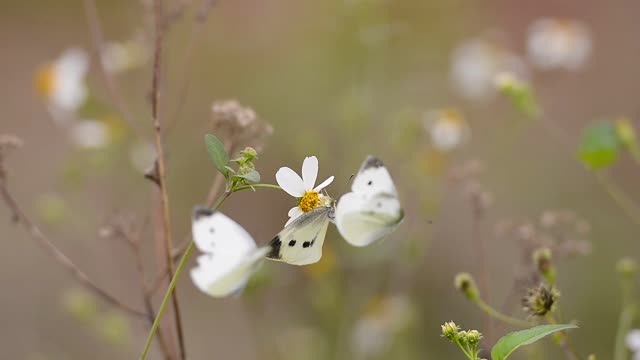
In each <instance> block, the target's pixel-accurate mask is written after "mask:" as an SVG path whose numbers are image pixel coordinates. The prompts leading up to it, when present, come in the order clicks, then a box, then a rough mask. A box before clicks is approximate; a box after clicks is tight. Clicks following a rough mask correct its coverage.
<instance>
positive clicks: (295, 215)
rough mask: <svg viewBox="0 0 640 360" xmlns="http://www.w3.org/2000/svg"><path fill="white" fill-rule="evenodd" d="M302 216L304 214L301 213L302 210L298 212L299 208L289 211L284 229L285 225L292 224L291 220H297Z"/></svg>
mask: <svg viewBox="0 0 640 360" xmlns="http://www.w3.org/2000/svg"><path fill="white" fill-rule="evenodd" d="M302 214H304V212H302V210H300V208H299V207H297V206H296V207H294V208H291V210H289V217H290V219H289V220H287V222H286V224H284V226H285V227H286V226H287V225H289V224H291V223H292V222H293V220H295V219H297V218H298V217H300V216H301V215H302Z"/></svg>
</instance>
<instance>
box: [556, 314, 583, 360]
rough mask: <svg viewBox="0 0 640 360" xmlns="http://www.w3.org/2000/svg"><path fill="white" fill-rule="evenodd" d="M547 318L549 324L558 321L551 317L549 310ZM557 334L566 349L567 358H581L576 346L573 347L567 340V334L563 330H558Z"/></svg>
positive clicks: (579, 359)
mask: <svg viewBox="0 0 640 360" xmlns="http://www.w3.org/2000/svg"><path fill="white" fill-rule="evenodd" d="M547 320H549V323H551V324H554V325H556V324H558V321H556V318H555V317H553V315H552V314H551V313H550V312H549V313H547ZM559 334H560V336H561V337H562V340H561V341H562V344H561V345H563V347H564V349H565V350H566V352H567V356H568V357H569V358H572V357H573V358H575V359H578V360H582V355H580V353H578V351H577V350H576V348H574V347H573V345H572V344H571V342H570V341H569V336H568V335H567V333H566V332H564V331H560V332H559Z"/></svg>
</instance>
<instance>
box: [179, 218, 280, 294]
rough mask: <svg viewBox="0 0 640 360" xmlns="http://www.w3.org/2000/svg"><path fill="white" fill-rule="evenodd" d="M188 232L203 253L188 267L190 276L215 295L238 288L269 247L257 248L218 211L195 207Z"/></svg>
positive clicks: (245, 232) (246, 235)
mask: <svg viewBox="0 0 640 360" xmlns="http://www.w3.org/2000/svg"><path fill="white" fill-rule="evenodd" d="M192 232H193V240H194V242H195V244H196V246H197V247H198V249H200V250H201V251H202V252H203V253H204V254H203V255H200V256H199V257H198V266H197V267H195V268H193V269H192V270H191V279H192V280H193V283H194V284H195V285H196V286H197V287H198V288H199V289H200V290H201V291H203V292H205V293H207V294H209V295H211V296H215V297H222V296H227V295H230V294H233V293H236V292H238V291H240V290H242V289H243V288H244V286H245V285H246V283H247V281H248V280H249V277H251V275H253V273H254V272H255V271H256V270H257V268H258V266H259V265H260V263H261V260H263V259H264V256H265V255H266V254H267V252H269V250H270V248H268V247H263V248H257V246H256V242H255V240H253V238H252V237H251V235H249V233H248V232H247V231H246V230H244V228H242V226H240V225H238V224H237V223H236V222H235V221H233V220H231V219H230V218H229V217H227V216H225V215H224V214H222V213H221V212H219V211H213V210H210V209H196V210H195V211H194V213H193V222H192Z"/></svg>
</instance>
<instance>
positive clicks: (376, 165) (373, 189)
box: [351, 156, 397, 197]
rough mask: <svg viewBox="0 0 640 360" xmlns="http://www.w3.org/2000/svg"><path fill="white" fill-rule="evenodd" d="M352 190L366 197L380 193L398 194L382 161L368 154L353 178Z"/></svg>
mask: <svg viewBox="0 0 640 360" xmlns="http://www.w3.org/2000/svg"><path fill="white" fill-rule="evenodd" d="M351 191H353V192H354V193H356V194H360V195H361V196H365V197H370V196H373V195H374V194H378V193H389V194H393V195H396V194H397V191H396V187H395V185H394V184H393V180H392V179H391V175H390V174H389V171H388V170H387V168H386V167H385V166H384V164H383V163H382V161H380V159H378V158H376V157H374V156H368V157H367V158H366V159H365V161H364V162H363V163H362V165H361V166H360V170H359V171H358V174H357V175H356V177H355V178H354V179H353V184H352V185H351Z"/></svg>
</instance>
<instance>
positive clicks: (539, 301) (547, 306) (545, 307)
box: [522, 283, 560, 316]
mask: <svg viewBox="0 0 640 360" xmlns="http://www.w3.org/2000/svg"><path fill="white" fill-rule="evenodd" d="M559 296H560V293H559V292H558V291H557V290H556V289H555V288H554V287H552V286H550V285H549V284H545V283H541V284H540V285H538V286H536V287H534V288H531V289H529V290H528V291H527V295H526V296H525V297H523V298H522V307H523V309H524V311H525V312H527V313H529V315H531V316H544V315H546V314H547V313H549V312H552V311H553V309H554V305H555V303H556V302H557V301H558V297H559Z"/></svg>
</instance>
